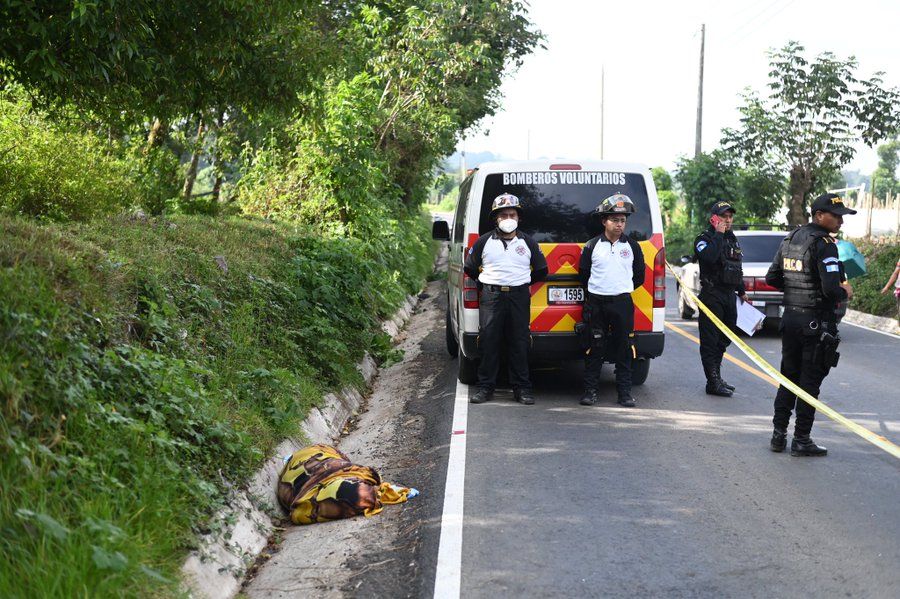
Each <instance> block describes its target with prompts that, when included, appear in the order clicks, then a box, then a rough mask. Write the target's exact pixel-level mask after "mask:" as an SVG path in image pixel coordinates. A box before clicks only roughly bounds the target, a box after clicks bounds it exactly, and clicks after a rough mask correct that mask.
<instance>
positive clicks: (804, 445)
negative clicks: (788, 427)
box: [791, 434, 828, 457]
mask: <svg viewBox="0 0 900 599" xmlns="http://www.w3.org/2000/svg"><path fill="white" fill-rule="evenodd" d="M791 455H792V456H797V457H804V456H811V457H819V456H825V455H828V449H827V448H825V447H822V446H821V445H816V442H815V441H813V440H812V439H810V438H809V435H797V434H795V435H794V440H793V441H791Z"/></svg>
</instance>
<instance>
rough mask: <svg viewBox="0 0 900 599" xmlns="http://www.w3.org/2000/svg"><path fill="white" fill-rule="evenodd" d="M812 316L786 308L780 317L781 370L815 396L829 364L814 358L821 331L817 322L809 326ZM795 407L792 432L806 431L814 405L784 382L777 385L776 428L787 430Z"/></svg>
mask: <svg viewBox="0 0 900 599" xmlns="http://www.w3.org/2000/svg"><path fill="white" fill-rule="evenodd" d="M813 319H814V316H811V315H804V314H803V313H792V312H790V311H785V313H784V316H783V317H782V319H781V374H783V375H784V376H786V377H787V378H789V379H790V380H791V381H793V382H794V383H796V384H797V386H799V387H800V388H801V389H803V390H804V391H806V392H807V393H809V394H810V395H812V396H813V397H815V398H816V399H818V397H819V388H820V387H821V386H822V381H823V380H825V376H826V375H827V374H828V371H829V370H830V368H826V367H824V366H823V365H822V364H820V363H817V362H816V361H815V360H813V354H814V352H815V350H816V346H817V345H818V344H819V338H820V335H821V333H822V331H821V328H820V326H817V328H815V329H813V328H811V327H810V321H812V320H813ZM795 407H796V411H797V419H796V421H795V422H794V436H801V437H802V436H806V435H809V433H810V431H811V430H812V425H813V420H815V417H816V409H815V408H814V407H812V406H811V405H809V404H808V403H806V402H805V401H803V400H802V399H798V398H797V396H796V394H794V393H793V392H792V391H790V390H789V389H786V388H785V387H784V386H781V387H778V392H777V393H776V394H775V417H774V418H773V419H772V424H774V425H775V428H778V429H781V430H787V428H788V423H789V422H790V419H791V412H792V411H793V410H794V408H795Z"/></svg>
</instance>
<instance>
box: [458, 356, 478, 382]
mask: <svg viewBox="0 0 900 599" xmlns="http://www.w3.org/2000/svg"><path fill="white" fill-rule="evenodd" d="M457 378H458V379H459V382H460V383H462V384H464V385H474V384H475V383H477V382H478V360H470V359H469V358H467V357H466V356H465V355H463V353H462V352H460V353H459V371H458V372H457Z"/></svg>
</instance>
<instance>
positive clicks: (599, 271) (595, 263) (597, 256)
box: [588, 235, 634, 295]
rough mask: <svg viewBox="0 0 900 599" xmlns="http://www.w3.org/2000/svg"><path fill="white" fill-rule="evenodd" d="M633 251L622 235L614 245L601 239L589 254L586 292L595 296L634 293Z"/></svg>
mask: <svg viewBox="0 0 900 599" xmlns="http://www.w3.org/2000/svg"><path fill="white" fill-rule="evenodd" d="M633 274H634V251H633V250H632V249H631V245H630V244H629V243H628V240H626V239H625V236H624V235H623V236H622V237H620V238H619V239H618V241H616V242H615V243H610V242H609V241H607V240H606V239H605V238H603V237H601V238H600V239H599V240H597V243H596V245H594V249H593V252H592V253H591V277H590V278H589V279H588V291H589V292H590V293H594V294H596V295H619V294H620V293H631V292H632V291H634V283H633V279H632V277H633Z"/></svg>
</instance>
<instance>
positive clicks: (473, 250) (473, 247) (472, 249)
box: [469, 245, 475, 256]
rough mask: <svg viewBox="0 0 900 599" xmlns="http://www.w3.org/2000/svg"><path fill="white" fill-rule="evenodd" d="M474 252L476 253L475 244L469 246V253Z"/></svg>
mask: <svg viewBox="0 0 900 599" xmlns="http://www.w3.org/2000/svg"><path fill="white" fill-rule="evenodd" d="M474 253H475V246H474V245H473V246H472V247H470V248H469V255H470V256H471V255H472V254H474Z"/></svg>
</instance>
